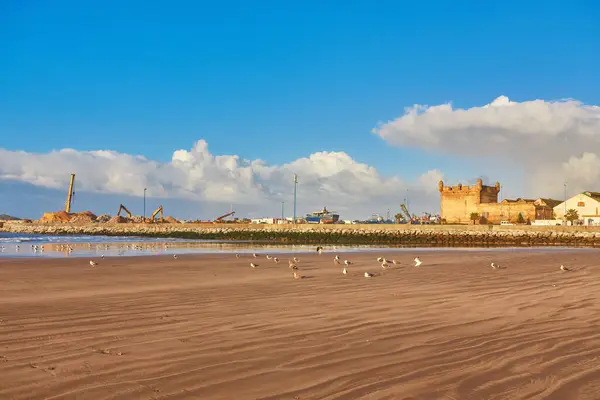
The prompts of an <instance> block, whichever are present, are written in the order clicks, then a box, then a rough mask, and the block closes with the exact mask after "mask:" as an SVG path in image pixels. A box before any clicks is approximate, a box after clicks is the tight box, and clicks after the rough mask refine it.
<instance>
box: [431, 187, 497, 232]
mask: <svg viewBox="0 0 600 400" xmlns="http://www.w3.org/2000/svg"><path fill="white" fill-rule="evenodd" d="M438 190H439V192H440V214H441V217H442V219H445V220H446V222H447V223H469V222H470V216H471V213H472V212H478V209H479V205H480V204H485V203H498V193H500V182H496V184H495V185H494V186H486V185H484V184H483V181H482V180H481V179H477V183H476V184H475V185H473V186H463V185H462V184H460V183H459V184H458V185H456V186H444V182H443V181H440V182H439V183H438Z"/></svg>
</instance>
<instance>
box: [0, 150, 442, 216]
mask: <svg viewBox="0 0 600 400" xmlns="http://www.w3.org/2000/svg"><path fill="white" fill-rule="evenodd" d="M71 173H75V174H76V175H77V177H76V191H80V192H81V191H83V192H91V193H103V194H105V195H106V194H108V195H123V196H141V195H142V194H143V190H144V188H147V189H148V191H147V194H148V196H149V197H154V198H164V199H184V200H187V201H192V202H205V203H213V204H215V203H216V204H222V205H223V209H228V208H229V204H235V205H244V206H246V208H248V207H249V209H251V210H252V213H253V214H254V215H261V214H262V215H271V214H273V213H272V212H271V211H272V210H277V209H278V207H277V204H280V203H281V201H285V202H286V203H287V204H288V205H290V206H291V200H292V194H293V183H292V180H293V175H294V173H297V174H298V181H299V183H298V204H299V207H298V214H299V215H300V214H303V213H306V212H308V211H314V210H315V209H320V208H322V207H323V206H327V207H328V208H331V209H334V210H336V211H338V212H340V213H341V214H342V218H359V217H360V218H365V217H368V216H370V215H371V213H374V212H381V213H384V212H386V211H387V209H388V208H391V209H392V210H397V208H398V207H399V204H400V203H401V202H402V201H403V198H404V196H405V193H406V189H409V191H410V199H411V204H414V205H415V207H414V211H415V212H416V211H425V210H428V211H432V210H437V209H438V207H439V195H438V193H437V192H436V190H437V181H438V180H439V179H440V178H441V173H440V171H437V170H433V171H428V172H425V173H424V174H423V175H422V176H421V177H419V178H418V179H416V180H415V181H414V182H405V181H403V180H402V179H401V178H399V177H385V176H382V175H380V174H379V173H378V172H377V170H376V169H375V168H373V167H371V166H369V165H366V164H362V163H358V162H356V161H355V160H353V159H352V158H351V157H350V156H349V155H348V154H346V153H343V152H318V153H314V154H311V155H310V156H308V157H306V158H300V159H297V160H294V161H292V162H290V163H288V164H284V165H268V164H267V163H266V162H264V161H262V160H253V161H250V160H243V159H241V158H240V157H239V156H235V155H233V156H232V155H220V156H216V155H213V154H211V153H210V152H209V150H208V144H207V143H206V141H204V140H199V141H198V142H196V143H195V145H194V146H193V147H192V148H191V149H190V150H177V151H175V152H174V153H173V156H172V159H171V161H170V162H167V163H160V162H156V161H152V160H149V159H147V158H145V157H141V156H133V155H129V154H122V153H118V152H115V151H108V150H99V151H76V150H73V149H63V150H60V151H52V152H50V153H46V154H34V153H25V152H13V151H8V150H3V149H0V179H2V180H11V181H17V182H26V183H29V184H32V185H35V186H38V187H44V188H49V189H64V188H66V187H67V185H68V180H69V176H70V174H71ZM290 206H288V209H291V207H290ZM83 207H85V206H83ZM113 208H114V206H113ZM279 209H280V208H279ZM172 214H173V215H175V216H180V215H177V213H176V212H174V211H172ZM240 216H242V215H240Z"/></svg>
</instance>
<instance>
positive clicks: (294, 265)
mask: <svg viewBox="0 0 600 400" xmlns="http://www.w3.org/2000/svg"><path fill="white" fill-rule="evenodd" d="M2 247H4V246H2ZM17 247H18V246H17ZM33 247H34V246H32V248H33ZM107 248H108V245H107ZM67 249H68V250H70V251H72V248H71V247H67ZM43 250H44V246H43V245H42V246H41V248H40V251H43ZM35 251H37V246H36V250H35ZM316 251H317V253H319V255H322V254H323V252H324V249H323V247H322V246H318V247H317V249H316ZM235 257H236V258H240V254H239V253H237V254H236V255H235ZM252 257H253V258H258V257H259V255H258V254H256V253H252ZM101 258H104V255H102V256H101ZM173 258H174V259H177V254H173ZM265 258H266V259H267V260H270V261H273V262H275V264H279V262H280V259H279V258H278V257H273V256H270V255H268V254H267V255H266V256H265ZM413 261H414V266H415V267H420V266H421V265H423V262H422V261H421V259H420V258H419V257H415V258H414V260H413ZM298 262H300V260H299V259H298V258H297V257H294V258H293V259H291V260H288V264H289V268H290V269H291V270H292V271H293V277H294V279H302V278H305V277H304V276H302V275H299V274H298V273H297V272H296V271H298V265H297V264H298ZM377 262H379V263H380V265H381V268H382V269H386V268H388V267H389V266H390V263H391V264H393V265H399V264H400V262H399V261H397V260H388V259H386V258H385V257H378V258H377ZM89 263H90V265H91V266H92V267H96V266H97V265H98V262H96V261H94V260H90V261H89ZM333 263H334V264H336V265H342V264H344V267H343V268H342V274H344V275H347V274H348V267H349V266H350V265H353V264H354V263H353V262H351V261H350V260H344V261H343V262H342V259H341V258H340V256H339V255H336V256H335V257H334V258H333ZM490 266H491V267H492V269H494V270H498V269H505V268H506V267H501V266H500V265H498V264H496V263H494V262H492V263H490ZM250 267H251V268H258V267H259V264H258V263H257V262H251V263H250ZM560 270H561V271H563V272H568V271H572V269H570V268H568V267H565V266H564V265H562V264H561V266H560ZM374 276H375V274H372V273H370V272H365V273H364V277H365V278H372V277H374Z"/></svg>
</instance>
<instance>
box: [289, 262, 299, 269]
mask: <svg viewBox="0 0 600 400" xmlns="http://www.w3.org/2000/svg"><path fill="white" fill-rule="evenodd" d="M290 268H291V269H298V267H297V266H296V264H294V263H290Z"/></svg>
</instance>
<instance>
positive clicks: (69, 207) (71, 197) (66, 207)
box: [65, 174, 75, 213]
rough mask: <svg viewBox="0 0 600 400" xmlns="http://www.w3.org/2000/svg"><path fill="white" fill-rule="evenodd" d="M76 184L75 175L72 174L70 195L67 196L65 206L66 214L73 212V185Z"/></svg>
mask: <svg viewBox="0 0 600 400" xmlns="http://www.w3.org/2000/svg"><path fill="white" fill-rule="evenodd" d="M74 184H75V174H71V181H70V182H69V194H67V203H66V204H65V212H67V213H70V212H71V201H72V200H73V185H74Z"/></svg>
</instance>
